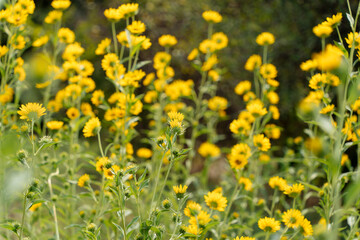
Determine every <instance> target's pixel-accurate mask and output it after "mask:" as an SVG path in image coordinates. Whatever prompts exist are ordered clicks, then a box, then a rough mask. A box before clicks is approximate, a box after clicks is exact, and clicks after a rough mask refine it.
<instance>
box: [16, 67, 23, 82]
mask: <svg viewBox="0 0 360 240" xmlns="http://www.w3.org/2000/svg"><path fill="white" fill-rule="evenodd" d="M14 74H15V75H16V76H17V78H18V80H19V81H20V82H22V81H24V80H25V78H26V73H25V70H24V68H23V67H22V66H16V67H15V68H14Z"/></svg>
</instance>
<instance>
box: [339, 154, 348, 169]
mask: <svg viewBox="0 0 360 240" xmlns="http://www.w3.org/2000/svg"><path fill="white" fill-rule="evenodd" d="M347 161H349V156H348V155H347V154H345V153H344V154H343V155H342V156H341V162H340V164H341V166H344V165H345V163H346V162H347Z"/></svg>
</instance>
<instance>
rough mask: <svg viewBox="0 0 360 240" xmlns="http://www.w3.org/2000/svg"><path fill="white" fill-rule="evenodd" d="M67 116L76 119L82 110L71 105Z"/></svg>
mask: <svg viewBox="0 0 360 240" xmlns="http://www.w3.org/2000/svg"><path fill="white" fill-rule="evenodd" d="M66 116H67V117H68V118H69V119H71V120H73V119H76V118H78V117H79V116H80V112H79V110H78V109H77V108H74V107H71V108H69V109H68V110H67V111H66Z"/></svg>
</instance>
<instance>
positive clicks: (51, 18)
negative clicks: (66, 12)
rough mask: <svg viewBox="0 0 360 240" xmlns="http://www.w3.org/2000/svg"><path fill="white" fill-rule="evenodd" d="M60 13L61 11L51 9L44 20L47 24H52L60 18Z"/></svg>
mask: <svg viewBox="0 0 360 240" xmlns="http://www.w3.org/2000/svg"><path fill="white" fill-rule="evenodd" d="M62 15H63V13H62V12H61V11H57V10H53V11H51V12H49V13H48V15H47V16H46V18H45V20H44V21H45V23H47V24H53V23H55V22H56V21H58V20H60V19H61V18H62Z"/></svg>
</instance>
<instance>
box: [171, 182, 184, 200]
mask: <svg viewBox="0 0 360 240" xmlns="http://www.w3.org/2000/svg"><path fill="white" fill-rule="evenodd" d="M187 188H188V186H186V185H184V186H182V185H181V184H180V185H178V186H173V190H174V192H175V194H176V197H177V198H183V197H184V194H185V193H186V190H187Z"/></svg>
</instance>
